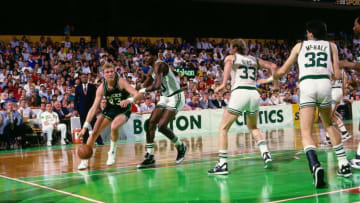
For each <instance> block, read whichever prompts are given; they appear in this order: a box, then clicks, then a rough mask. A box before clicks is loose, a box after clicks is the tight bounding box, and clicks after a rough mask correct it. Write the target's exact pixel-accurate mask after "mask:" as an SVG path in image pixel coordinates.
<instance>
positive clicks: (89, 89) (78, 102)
mask: <svg viewBox="0 0 360 203" xmlns="http://www.w3.org/2000/svg"><path fill="white" fill-rule="evenodd" d="M80 79H81V84H80V85H78V86H76V88H72V89H71V91H73V89H75V101H74V102H75V110H76V114H78V115H80V123H81V126H83V125H84V123H85V120H86V115H87V112H89V110H90V108H91V106H92V104H93V103H94V100H95V95H96V87H95V85H93V84H91V83H89V82H88V78H87V75H86V74H81V76H80ZM71 95H72V92H71V94H70V95H69V99H70V101H71ZM95 121H96V119H94V120H93V121H92V122H91V125H92V127H94V124H95ZM88 137H89V133H88V132H86V134H85V135H84V137H83V143H86V142H87V139H88ZM96 142H97V143H98V144H101V145H103V144H104V143H103V141H102V138H101V136H99V137H98V138H97V140H96Z"/></svg>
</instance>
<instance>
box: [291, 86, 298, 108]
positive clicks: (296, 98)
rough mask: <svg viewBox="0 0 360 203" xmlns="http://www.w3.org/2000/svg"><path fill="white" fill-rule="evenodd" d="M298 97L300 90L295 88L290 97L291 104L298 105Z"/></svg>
mask: <svg viewBox="0 0 360 203" xmlns="http://www.w3.org/2000/svg"><path fill="white" fill-rule="evenodd" d="M299 95H300V90H299V88H296V89H295V90H294V93H293V95H291V100H292V103H293V104H298V103H299V101H300V97H299Z"/></svg>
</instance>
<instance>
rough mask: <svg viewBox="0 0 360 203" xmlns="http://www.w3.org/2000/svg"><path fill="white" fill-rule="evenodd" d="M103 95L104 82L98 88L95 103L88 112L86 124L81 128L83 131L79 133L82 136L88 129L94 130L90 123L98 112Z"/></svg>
mask: <svg viewBox="0 0 360 203" xmlns="http://www.w3.org/2000/svg"><path fill="white" fill-rule="evenodd" d="M103 96H104V86H103V84H101V85H100V86H99V87H98V88H97V90H96V96H95V100H94V103H93V105H92V106H91V108H90V110H89V112H88V113H87V116H86V120H85V123H84V126H83V128H82V129H81V132H80V135H79V136H80V137H81V136H83V135H84V134H85V132H86V129H88V130H89V131H91V130H92V127H91V125H90V123H91V121H92V120H93V118H94V116H95V114H96V111H97V109H98V108H99V106H100V102H101V99H102V98H103Z"/></svg>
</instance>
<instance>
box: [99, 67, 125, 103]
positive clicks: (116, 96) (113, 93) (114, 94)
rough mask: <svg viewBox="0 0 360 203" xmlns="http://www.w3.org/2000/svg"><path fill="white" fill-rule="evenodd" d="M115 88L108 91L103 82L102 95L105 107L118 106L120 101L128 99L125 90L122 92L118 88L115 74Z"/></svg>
mask: <svg viewBox="0 0 360 203" xmlns="http://www.w3.org/2000/svg"><path fill="white" fill-rule="evenodd" d="M115 82H116V84H115V86H114V88H113V89H112V90H109V89H108V86H107V82H106V80H104V83H103V85H104V95H105V98H106V106H108V105H109V106H119V105H120V102H121V100H124V99H127V98H128V97H129V95H130V94H129V93H128V92H127V91H126V90H122V89H120V87H119V76H118V75H117V74H116V76H115Z"/></svg>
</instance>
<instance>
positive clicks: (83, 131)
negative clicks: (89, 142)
mask: <svg viewBox="0 0 360 203" xmlns="http://www.w3.org/2000/svg"><path fill="white" fill-rule="evenodd" d="M85 133H86V128H82V129H81V131H80V133H79V138H82V137H83V136H84V135H85Z"/></svg>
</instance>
